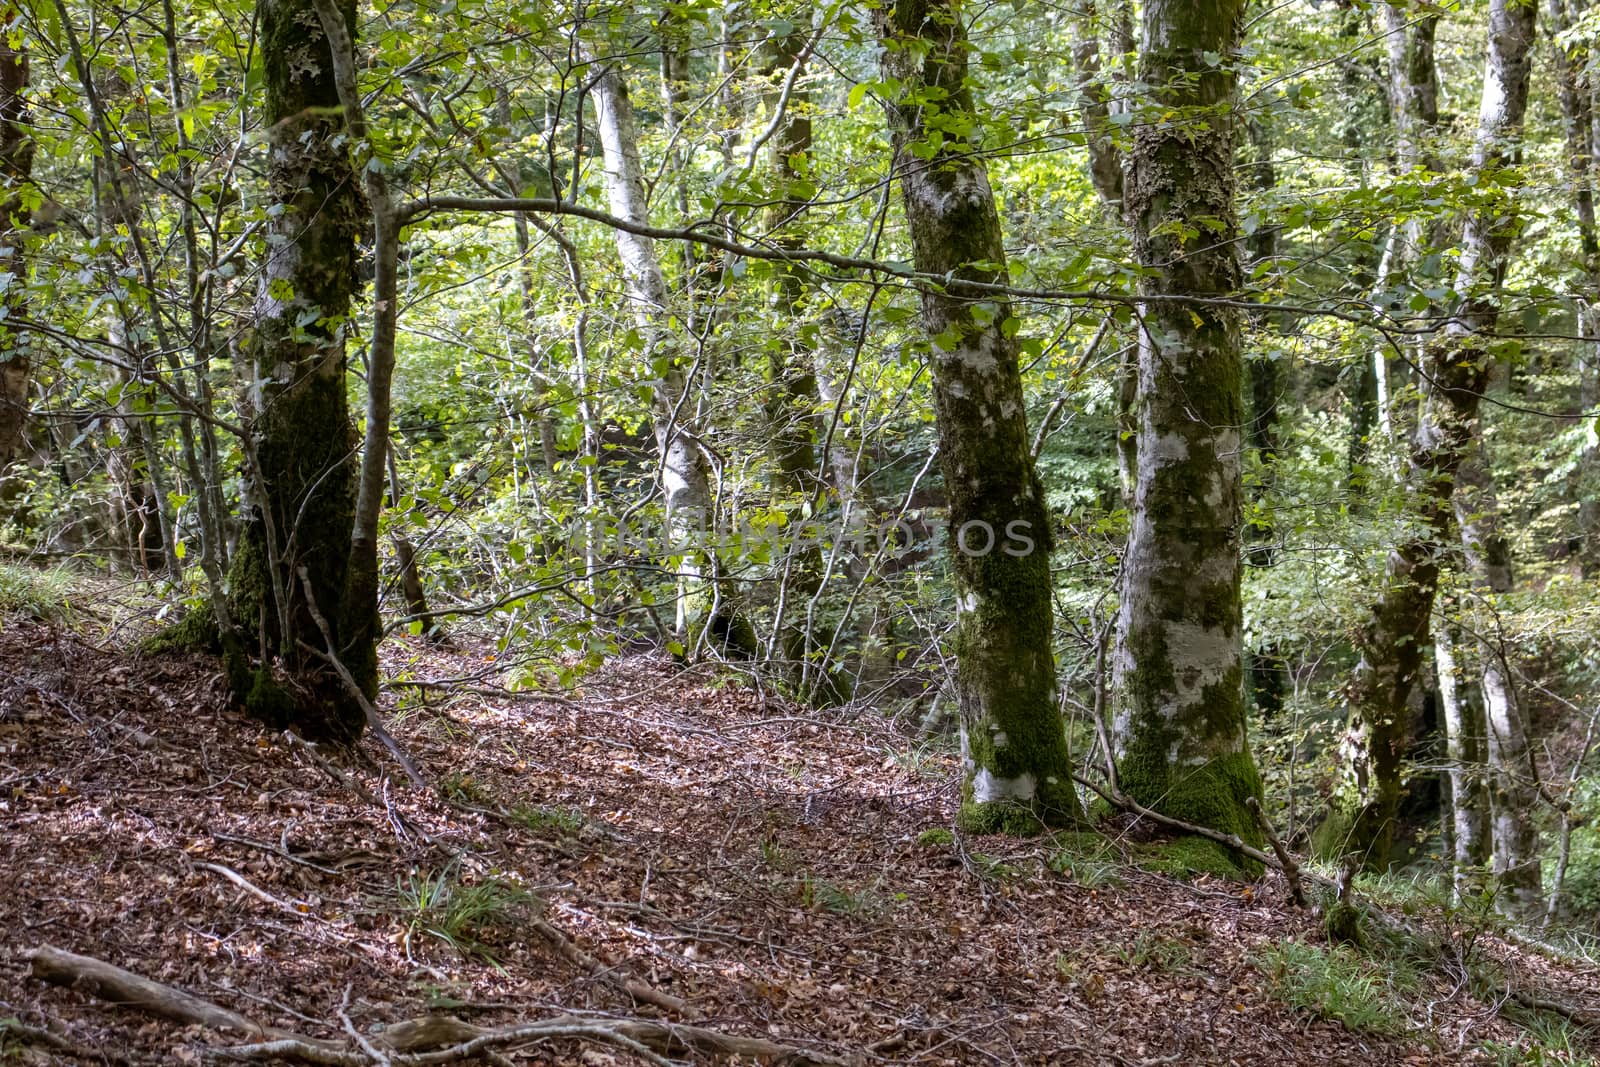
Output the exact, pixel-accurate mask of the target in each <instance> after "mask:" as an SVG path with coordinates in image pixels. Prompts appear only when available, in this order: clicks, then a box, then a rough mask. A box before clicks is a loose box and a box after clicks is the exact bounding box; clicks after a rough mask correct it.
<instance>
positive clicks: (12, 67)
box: [0, 3, 33, 477]
mask: <svg viewBox="0 0 1600 1067" xmlns="http://www.w3.org/2000/svg"><path fill="white" fill-rule="evenodd" d="M0 16H3V23H4V25H6V26H8V27H9V26H12V25H14V24H15V23H16V20H17V16H18V11H17V8H16V5H15V4H13V3H0ZM11 40H12V38H11V35H10V33H9V32H7V33H5V34H0V185H3V187H4V192H3V194H0V279H3V280H4V283H5V284H4V297H3V302H4V303H3V306H4V310H5V320H6V322H7V323H10V322H13V321H15V320H17V319H20V318H23V317H25V316H26V314H27V293H28V264H27V255H26V252H27V250H26V247H25V244H24V242H25V241H26V240H27V236H28V223H29V221H30V219H31V217H32V214H33V213H32V211H31V210H30V209H29V207H28V203H27V199H26V197H25V196H24V193H23V190H24V188H25V187H26V186H27V185H28V183H29V182H30V181H31V180H32V175H33V134H32V132H31V131H30V130H29V128H28V101H27V91H28V53H27V52H26V51H25V50H24V49H23V47H22V46H21V45H20V44H19V45H17V46H16V47H12V44H11ZM31 348H32V338H31V337H30V335H29V334H27V333H25V332H22V331H17V330H12V329H10V328H9V327H0V477H4V476H5V474H6V472H7V471H9V470H10V469H11V464H12V463H14V462H15V461H16V459H17V457H18V456H19V455H20V454H21V452H22V442H23V432H24V431H25V430H26V428H27V420H28V382H29V376H30V375H31V373H32V370H33V359H32V355H31Z"/></svg>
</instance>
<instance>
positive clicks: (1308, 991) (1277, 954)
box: [1255, 941, 1416, 1036]
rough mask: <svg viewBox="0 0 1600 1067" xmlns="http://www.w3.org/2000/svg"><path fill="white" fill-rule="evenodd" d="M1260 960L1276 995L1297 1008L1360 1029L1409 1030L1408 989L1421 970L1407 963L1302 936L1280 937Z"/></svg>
mask: <svg viewBox="0 0 1600 1067" xmlns="http://www.w3.org/2000/svg"><path fill="white" fill-rule="evenodd" d="M1255 962H1256V967H1257V969H1258V970H1260V971H1261V972H1262V974H1264V975H1265V976H1266V978H1267V982H1268V984H1269V987H1270V989H1271V991H1272V995H1273V996H1274V997H1276V998H1277V999H1278V1000H1281V1001H1283V1002H1284V1003H1285V1004H1288V1005H1289V1006H1290V1007H1292V1008H1294V1009H1295V1010H1296V1011H1301V1012H1305V1013H1306V1014H1308V1015H1311V1016H1313V1017H1315V1018H1318V1019H1327V1020H1330V1021H1333V1022H1338V1023H1342V1024H1344V1027H1345V1029H1347V1030H1351V1031H1355V1032H1357V1033H1372V1034H1386V1035H1396V1036H1397V1035H1401V1034H1404V1033H1406V1032H1407V1029H1408V1027H1407V1022H1406V1016H1405V1012H1404V1010H1403V1002H1402V994H1403V993H1405V992H1408V991H1410V990H1412V989H1414V988H1415V986H1416V976H1415V975H1414V974H1413V973H1411V972H1410V971H1409V970H1407V969H1405V968H1403V967H1395V968H1385V967H1384V966H1383V965H1381V964H1379V963H1378V962H1376V961H1374V960H1371V959H1368V958H1366V957H1364V956H1362V955H1361V954H1359V953H1357V952H1355V951H1354V950H1352V949H1350V948H1348V947H1345V946H1342V945H1341V946H1335V947H1333V948H1323V947H1321V946H1320V945H1308V944H1305V943H1303V942H1300V941H1280V942H1279V943H1278V944H1276V945H1273V946H1270V947H1269V948H1267V949H1265V950H1264V951H1262V952H1260V953H1259V954H1258V955H1257V957H1256V961H1255Z"/></svg>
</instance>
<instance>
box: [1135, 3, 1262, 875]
mask: <svg viewBox="0 0 1600 1067" xmlns="http://www.w3.org/2000/svg"><path fill="white" fill-rule="evenodd" d="M1244 6H1245V5H1244V3H1243V2H1242V0H1230V2H1227V3H1223V4H1222V5H1221V6H1220V7H1212V8H1196V7H1193V6H1192V5H1187V4H1182V3H1179V2H1177V0H1148V2H1147V3H1146V4H1145V6H1144V35H1143V41H1142V46H1141V57H1140V72H1139V73H1140V77H1139V80H1140V81H1141V82H1142V83H1144V84H1145V85H1148V86H1149V87H1150V92H1151V94H1152V97H1153V99H1152V101H1151V103H1152V106H1153V107H1156V108H1158V109H1159V110H1161V111H1165V112H1167V113H1168V114H1169V115H1170V116H1172V117H1171V118H1169V119H1164V120H1162V121H1160V122H1149V123H1144V124H1141V125H1140V126H1139V127H1138V129H1137V130H1136V132H1135V134H1134V142H1133V148H1132V150H1131V152H1130V158H1129V167H1128V181H1127V210H1128V219H1129V224H1130V226H1131V227H1132V230H1133V239H1134V249H1135V252H1136V254H1137V257H1138V261H1139V263H1140V265H1141V266H1142V267H1144V268H1145V270H1146V272H1147V273H1146V275H1145V277H1144V278H1143V279H1142V280H1141V283H1140V285H1141V291H1142V293H1143V294H1144V295H1146V296H1149V297H1188V296H1195V297H1202V298H1203V297H1227V296H1232V295H1233V294H1235V293H1236V292H1238V290H1239V288H1240V284H1241V281H1242V278H1241V271H1240V267H1239V259H1238V253H1237V252H1236V251H1235V246H1236V244H1237V239H1238V224H1237V220H1236V219H1235V215H1234V192H1235V188H1234V130H1235V124H1236V120H1235V117H1234V113H1233V109H1234V108H1235V106H1236V105H1237V101H1236V99H1235V76H1234V73H1233V70H1232V65H1233V64H1234V63H1236V62H1237V61H1238V55H1237V50H1238V48H1239V43H1240V32H1241V30H1240V28H1241V22H1242V18H1243V13H1244ZM1218 57H1220V59H1219V58H1218ZM1140 317H1141V320H1142V325H1141V329H1140V337H1139V393H1138V418H1139V423H1138V443H1137V453H1138V472H1137V473H1138V478H1137V485H1136V488H1135V493H1134V501H1133V530H1132V533H1131V535H1130V537H1129V541H1128V548H1127V555H1126V557H1125V560H1124V564H1123V589H1122V608H1121V613H1120V616H1119V619H1118V628H1117V650H1116V660H1115V666H1116V674H1117V678H1118V682H1119V689H1120V701H1121V706H1120V708H1119V710H1118V714H1117V717H1116V723H1115V730H1114V745H1115V748H1116V756H1117V774H1118V777H1119V779H1120V781H1121V785H1122V788H1123V789H1124V790H1125V791H1126V792H1127V793H1128V794H1129V795H1130V796H1132V797H1133V798H1134V799H1136V800H1139V801H1140V802H1142V803H1144V804H1146V805H1148V806H1150V807H1152V808H1155V809H1156V810H1158V811H1161V812H1163V813H1165V814H1168V815H1171V816H1174V817H1176V818H1180V819H1184V820H1187V821H1189V822H1193V823H1197V824H1200V825H1202V826H1208V827H1211V828H1213V829H1216V830H1222V831H1224V832H1230V833H1235V834H1238V835H1239V836H1240V837H1242V838H1244V839H1246V840H1251V841H1255V840H1259V830H1258V829H1257V824H1256V821H1255V819H1254V817H1253V816H1252V815H1251V813H1250V810H1249V808H1248V807H1247V806H1246V801H1248V800H1250V799H1251V798H1259V797H1260V795H1261V778H1260V776H1259V774H1258V773H1257V771H1256V766H1255V761H1254V760H1253V759H1252V758H1251V755H1250V747H1249V739H1248V737H1247V736H1246V728H1245V706H1244V677H1243V666H1244V663H1243V655H1244V649H1243V642H1242V632H1241V630H1242V627H1241V604H1240V590H1239V585H1240V577H1241V562H1240V549H1241V544H1240V534H1241V531H1240V524H1241V521H1242V508H1241V495H1242V493H1241V485H1240V453H1241V451H1242V448H1243V444H1244V442H1243V440H1242V435H1241V430H1242V428H1243V425H1244V406H1243V402H1244V398H1243V380H1242V379H1243V372H1244V367H1243V361H1242V358H1241V351H1240V347H1241V346H1240V324H1239V316H1238V313H1237V312H1236V311H1234V310H1233V309H1231V308H1223V307H1209V306H1204V305H1195V304H1186V303H1183V302H1181V301H1173V300H1151V301H1149V302H1148V303H1146V304H1145V305H1144V306H1143V307H1142V308H1141V309H1140ZM1230 858H1231V857H1230Z"/></svg>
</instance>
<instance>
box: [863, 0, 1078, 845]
mask: <svg viewBox="0 0 1600 1067" xmlns="http://www.w3.org/2000/svg"><path fill="white" fill-rule="evenodd" d="M878 18H879V35H880V38H881V40H882V43H883V49H884V51H883V68H884V73H885V74H886V75H888V76H889V77H891V78H894V79H896V80H897V81H898V83H899V85H900V87H901V93H902V96H901V99H900V100H899V101H898V102H896V103H894V104H892V105H891V106H890V109H889V116H890V123H891V128H892V133H893V139H894V150H895V161H896V170H897V176H898V178H899V181H900V190H901V195H902V198H903V202H904V205H905V213H906V224H907V228H908V229H909V231H910V234H911V245H912V252H913V255H914V257H915V261H916V266H917V269H918V270H919V271H922V272H924V273H926V274H932V275H937V276H948V277H950V278H952V279H960V280H962V281H978V282H995V281H1004V280H1006V277H1007V275H1006V269H1005V259H1006V253H1005V244H1004V242H1003V240H1002V238H1001V232H1000V216H999V212H998V211H997V209H996V207H995V202H994V192H993V190H992V189H991V188H990V187H989V176H988V173H987V171H986V169H985V166H984V163H983V157H982V155H981V154H979V153H978V152H976V151H974V149H975V148H976V147H977V145H978V143H979V142H980V141H981V138H982V133H981V131H982V127H983V123H982V122H981V120H980V116H979V115H978V113H977V111H976V108H975V106H974V104H973V99H972V91H971V89H970V87H969V85H968V82H967V49H968V45H967V37H966V27H965V25H964V23H963V22H962V15H961V7H960V5H959V4H958V3H957V2H956V0H900V2H899V3H896V4H894V5H893V7H892V8H890V9H887V10H885V11H883V12H881V13H880V14H879V16H878ZM952 128H954V129H961V130H965V131H968V132H967V133H966V134H965V135H964V136H960V137H952V138H950V139H948V140H943V141H935V140H931V138H933V136H934V131H936V130H948V129H952ZM933 145H937V147H932V146H933ZM925 146H927V147H925ZM928 147H932V150H931V152H930V151H928ZM913 148H916V149H918V151H915V152H914V151H913ZM922 322H923V327H924V329H925V330H926V331H927V335H928V337H929V339H930V341H931V346H932V351H931V356H932V359H931V363H932V370H933V392H934V411H935V414H936V417H937V420H938V432H939V461H940V465H941V467H942V469H943V472H944V483H945V490H946V492H947V493H948V494H949V499H950V531H949V536H950V560H951V564H952V570H953V571H954V577H955V595H956V598H957V617H956V684H957V688H958V690H959V696H960V704H961V749H962V759H963V763H964V764H965V772H966V774H965V782H964V784H963V787H962V802H961V812H960V821H961V824H962V825H963V826H965V827H967V828H969V829H971V830H974V831H998V830H1025V829H1032V828H1035V827H1037V825H1038V823H1039V820H1041V819H1042V820H1043V821H1045V822H1047V823H1064V822H1069V821H1073V820H1075V819H1076V818H1077V817H1078V815H1079V804H1078V799H1077V795H1076V793H1075V792H1074V791H1073V785H1072V778H1071V771H1072V765H1071V762H1070V760H1069V758H1068V753H1067V745H1066V738H1065V736H1064V733H1063V729H1062V720H1061V714H1060V710H1059V707H1058V704H1057V694H1056V668H1055V660H1054V658H1053V655H1052V648H1051V640H1050V635H1051V626H1052V615H1051V597H1050V593H1051V586H1050V547H1051V537H1050V519H1049V514H1048V513H1047V511H1046V510H1045V506H1044V493H1043V490H1042V489H1041V487H1040V485H1039V479H1038V476H1037V474H1036V472H1035V470H1034V464H1033V454H1032V450H1031V447H1030V441H1029V438H1028V428H1027V415H1026V411H1025V409H1024V405H1023V395H1022V375H1021V371H1020V369H1019V366H1018V346H1017V341H1016V334H1017V328H1018V327H1019V326H1020V322H1019V321H1018V319H1017V318H1016V313H1015V312H1014V311H1013V309H1012V308H1011V306H1010V304H1009V302H1008V301H1007V300H1006V299H1005V298H1003V297H1000V296H995V297H984V298H983V299H976V298H973V297H970V296H959V295H956V294H955V293H952V292H948V291H941V290H938V289H935V288H926V289H924V290H923V293H922Z"/></svg>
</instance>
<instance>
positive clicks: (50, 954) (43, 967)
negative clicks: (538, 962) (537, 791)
mask: <svg viewBox="0 0 1600 1067" xmlns="http://www.w3.org/2000/svg"><path fill="white" fill-rule="evenodd" d="M552 929H554V928H553V927H552ZM557 933H558V934H559V931H557ZM562 937H563V939H565V937H564V935H562ZM567 943H568V944H571V942H570V941H568V942H567ZM573 948H574V950H575V951H577V952H578V953H579V955H580V956H584V957H587V958H588V959H591V960H592V959H593V957H590V956H587V953H583V952H582V950H581V949H577V947H576V946H573ZM24 958H25V959H27V960H29V961H30V962H31V963H32V965H33V975H34V977H35V978H38V979H41V980H42V981H46V982H50V983H52V984H54V985H61V986H69V987H71V988H73V989H77V990H80V991H81V992H84V993H87V994H89V995H90V996H93V997H97V998H98V999H100V1000H104V1001H106V1002H108V1003H112V1004H118V1005H123V1006H126V1007H131V1008H135V1009H137V1010H139V1011H143V1012H147V1013H149V1014H151V1015H157V1016H160V1017H161V1018H164V1019H170V1020H172V1021H173V1022H177V1023H182V1024H184V1025H186V1026H188V1025H199V1026H204V1027H207V1028H208V1029H212V1030H220V1031H223V1032H225V1033H234V1034H242V1035H244V1036H246V1037H249V1038H253V1039H255V1040H253V1041H252V1043H250V1044H247V1045H237V1046H233V1047H230V1048H222V1049H218V1050H216V1052H217V1054H218V1055H222V1056H227V1057H231V1058H234V1059H246V1060H271V1059H274V1058H288V1059H296V1060H299V1061H301V1062H303V1063H314V1064H323V1065H327V1067H373V1065H375V1064H376V1065H380V1067H382V1065H388V1067H432V1065H435V1064H450V1063H461V1062H464V1061H466V1060H468V1059H472V1058H474V1057H476V1058H479V1059H489V1060H490V1062H494V1060H495V1059H496V1058H497V1056H498V1054H497V1053H495V1052H494V1050H495V1049H497V1048H502V1047H504V1046H507V1045H515V1044H524V1043H528V1042H534V1041H550V1040H558V1039H566V1040H581V1041H594V1042H599V1043H602V1044H608V1045H612V1046H614V1047H617V1048H624V1049H627V1050H628V1051H630V1052H633V1053H635V1054H637V1055H639V1056H641V1057H643V1058H644V1059H646V1060H648V1061H650V1062H651V1063H655V1064H658V1065H663V1067H670V1064H671V1061H669V1060H667V1059H666V1058H665V1057H666V1056H671V1055H676V1054H682V1053H700V1054H701V1055H707V1056H743V1057H749V1058H751V1059H758V1060H763V1061H767V1062H770V1063H773V1064H775V1065H780V1067H857V1065H858V1064H859V1063H860V1062H861V1057H860V1056H856V1057H853V1058H851V1059H841V1058H839V1057H837V1056H833V1055H830V1054H827V1053H822V1052H811V1051H809V1050H806V1049H801V1048H796V1047H794V1046H792V1045H783V1044H779V1043H778V1042H775V1041H769V1040H767V1039H766V1038H761V1037H741V1036H739V1035H737V1034H727V1033H723V1032H722V1031H720V1030H709V1029H706V1028H705V1027H701V1026H691V1025H688V1024H684V1023H670V1022H662V1021H659V1020H655V1019H637V1018H622V1019H615V1018H594V1017H585V1016H579V1015H557V1016H554V1017H552V1018H549V1019H540V1020H537V1021H534V1022H527V1023H518V1024H514V1025H511V1026H501V1027H495V1028H493V1029H485V1028H483V1027H479V1026H475V1025H473V1024H472V1023H468V1022H463V1021H462V1020H460V1019H456V1018H454V1017H451V1016H429V1017H426V1018H422V1019H412V1020H407V1021H405V1022H400V1023H396V1024H395V1025H393V1026H391V1027H389V1028H388V1029H387V1030H385V1031H384V1033H383V1036H382V1037H381V1038H380V1039H379V1040H380V1041H381V1042H382V1044H384V1045H386V1046H388V1048H390V1049H393V1050H394V1051H393V1052H392V1053H391V1052H389V1051H386V1050H382V1049H379V1048H377V1047H376V1045H374V1044H372V1043H371V1042H370V1041H368V1040H365V1039H363V1038H362V1037H361V1036H360V1035H359V1034H356V1035H354V1036H355V1039H356V1041H357V1042H358V1043H359V1044H360V1045H361V1046H362V1050H361V1051H356V1050H353V1049H350V1048H347V1047H345V1046H343V1045H340V1044H339V1043H337V1042H333V1041H324V1040H321V1039H319V1038H312V1037H305V1036H303V1035H301V1034H296V1033H293V1032H292V1031H287V1030H280V1029H277V1028H276V1027H271V1026H265V1025H263V1024H261V1023H258V1022H256V1021H255V1020H254V1019H251V1018H249V1017H248V1016H245V1015H241V1014H239V1013H238V1012H236V1011H232V1010H230V1009H228V1008H224V1007H222V1006H221V1005H220V1004H213V1003H212V1002H211V1001H209V1000H204V999H202V998H200V997H197V996H195V995H194V994H193V993H189V992H187V991H185V990H182V989H178V988H176V987H174V986H169V985H163V984H162V983H160V982H156V981H153V980H151V979H149V978H145V977H143V976H142V975H138V974H134V973H133V972H132V971H127V970H123V969H122V968H121V967H117V966H115V965H114V964H110V963H106V962H105V961H103V960H97V959H94V958H93V957H90V956H79V955H76V954H74V953H71V952H66V951H63V950H62V949H58V948H53V947H51V946H48V945H43V946H40V947H39V948H35V949H32V950H30V951H28V952H26V953H24ZM595 963H596V964H599V961H598V960H596V961H595ZM600 966H603V965H600ZM637 985H638V986H639V987H640V989H641V992H643V991H646V990H649V987H648V986H644V985H643V983H637ZM655 995H656V997H657V998H661V999H664V1000H665V1001H666V1002H667V1003H669V1004H670V1003H673V1002H676V1003H680V1004H681V1003H682V1002H681V1001H677V998H675V997H668V996H667V995H666V994H664V993H659V992H656V994H655ZM641 999H645V998H641ZM648 1002H650V1003H657V1002H658V1001H657V1000H650V1001H648ZM685 1007H687V1005H685ZM340 1019H341V1022H342V1023H343V1024H345V1029H346V1030H347V1031H352V1030H354V1025H353V1024H352V1023H350V1021H349V1017H348V1016H347V1015H346V1014H345V1013H344V1012H343V1011H342V1010H341V1012H340ZM441 1045H443V1046H446V1047H443V1048H439V1047H438V1046H441ZM425 1049H430V1051H423V1050H425Z"/></svg>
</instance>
